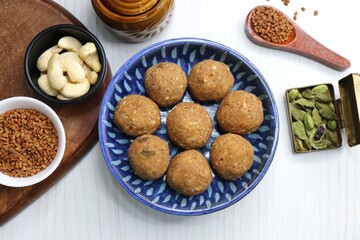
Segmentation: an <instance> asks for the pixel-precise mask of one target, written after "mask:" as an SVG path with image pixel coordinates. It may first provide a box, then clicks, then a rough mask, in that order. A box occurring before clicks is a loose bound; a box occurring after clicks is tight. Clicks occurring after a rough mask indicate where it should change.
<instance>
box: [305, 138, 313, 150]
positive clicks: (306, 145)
mask: <svg viewBox="0 0 360 240" xmlns="http://www.w3.org/2000/svg"><path fill="white" fill-rule="evenodd" d="M303 146H304V147H305V148H306V149H307V150H309V151H310V150H311V144H310V139H305V140H304V141H303Z"/></svg>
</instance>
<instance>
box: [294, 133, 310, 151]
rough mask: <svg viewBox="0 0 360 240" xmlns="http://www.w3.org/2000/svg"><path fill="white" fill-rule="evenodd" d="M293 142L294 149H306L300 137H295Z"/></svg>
mask: <svg viewBox="0 0 360 240" xmlns="http://www.w3.org/2000/svg"><path fill="white" fill-rule="evenodd" d="M294 144H295V149H296V151H298V152H304V151H307V149H306V148H305V147H304V145H303V141H302V140H301V139H300V138H297V137H295V138H294Z"/></svg>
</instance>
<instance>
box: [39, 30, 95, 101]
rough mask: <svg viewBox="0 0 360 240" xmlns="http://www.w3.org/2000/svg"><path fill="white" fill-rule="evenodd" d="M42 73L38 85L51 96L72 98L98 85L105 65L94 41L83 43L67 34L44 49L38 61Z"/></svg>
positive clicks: (63, 98) (65, 98) (61, 98)
mask: <svg viewBox="0 0 360 240" xmlns="http://www.w3.org/2000/svg"><path fill="white" fill-rule="evenodd" d="M36 66H37V68H38V69H39V71H40V72H41V75H40V77H39V79H38V85H39V87H40V89H41V90H42V91H44V92H45V93H46V94H47V95H49V96H54V97H57V98H58V99H60V100H70V99H74V98H78V97H81V96H83V95H84V94H86V93H87V92H88V91H89V89H90V86H91V85H93V84H95V83H96V82H97V79H98V73H99V72H100V70H101V64H100V60H99V56H98V53H97V49H96V46H95V44H94V43H92V42H88V43H86V44H85V45H83V44H82V43H81V42H80V41H79V40H78V39H76V38H74V37H71V36H65V37H62V38H61V39H60V40H59V41H58V44H57V45H55V46H52V47H51V48H49V49H47V50H46V51H45V52H43V53H42V54H41V55H40V57H39V58H38V60H37V63H36Z"/></svg>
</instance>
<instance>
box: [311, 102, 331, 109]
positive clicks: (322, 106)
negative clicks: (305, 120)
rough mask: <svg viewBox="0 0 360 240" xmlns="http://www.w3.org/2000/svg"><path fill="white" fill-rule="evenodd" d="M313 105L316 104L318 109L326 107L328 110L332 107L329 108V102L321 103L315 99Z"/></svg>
mask: <svg viewBox="0 0 360 240" xmlns="http://www.w3.org/2000/svg"><path fill="white" fill-rule="evenodd" d="M315 106H316V107H317V109H319V110H320V109H324V108H326V109H329V110H330V111H332V108H331V106H330V104H329V103H322V102H317V101H315Z"/></svg>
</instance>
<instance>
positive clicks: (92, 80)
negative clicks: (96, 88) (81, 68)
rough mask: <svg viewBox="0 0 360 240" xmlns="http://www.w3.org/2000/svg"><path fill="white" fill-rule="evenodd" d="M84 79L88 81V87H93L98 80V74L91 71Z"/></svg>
mask: <svg viewBox="0 0 360 240" xmlns="http://www.w3.org/2000/svg"><path fill="white" fill-rule="evenodd" d="M86 79H87V80H88V81H89V83H90V85H94V84H95V83H96V81H97V80H98V74H97V73H96V72H94V71H91V72H89V73H88V74H86Z"/></svg>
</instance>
